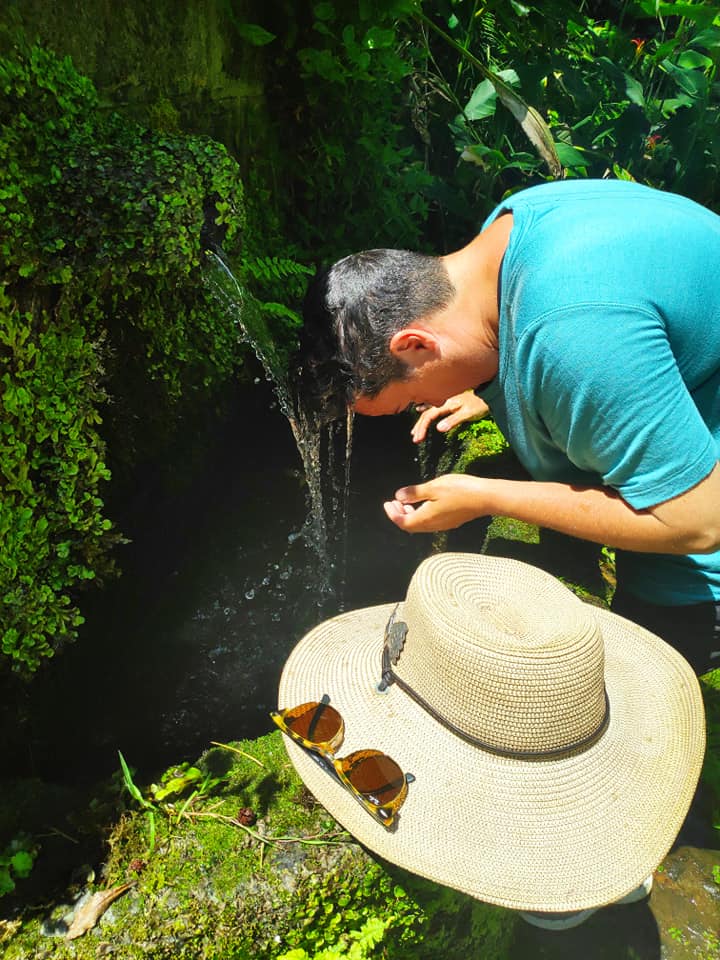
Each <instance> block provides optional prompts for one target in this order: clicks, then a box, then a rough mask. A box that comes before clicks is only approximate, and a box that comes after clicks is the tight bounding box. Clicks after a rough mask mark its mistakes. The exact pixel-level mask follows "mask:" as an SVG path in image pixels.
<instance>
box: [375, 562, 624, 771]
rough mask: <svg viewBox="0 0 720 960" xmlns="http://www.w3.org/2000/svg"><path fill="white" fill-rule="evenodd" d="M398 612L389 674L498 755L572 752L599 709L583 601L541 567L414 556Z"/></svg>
mask: <svg viewBox="0 0 720 960" xmlns="http://www.w3.org/2000/svg"><path fill="white" fill-rule="evenodd" d="M398 617H399V618H400V619H402V620H403V621H404V622H405V623H406V624H407V634H406V637H405V643H404V645H403V649H402V651H401V652H400V655H399V657H398V659H397V662H396V663H395V664H394V665H393V671H394V673H395V674H396V675H397V676H398V677H399V679H400V680H401V681H402V682H403V684H405V685H407V686H408V687H410V688H411V689H412V690H413V691H414V692H415V693H416V694H417V695H419V697H420V698H422V699H423V700H424V701H425V702H426V703H427V704H428V705H429V706H430V707H431V709H432V710H434V711H435V712H436V713H437V714H438V715H439V716H440V717H441V718H442V719H443V720H445V721H446V722H447V723H448V724H449V725H451V726H454V727H456V728H457V729H458V731H459V732H460V733H462V734H463V735H465V736H467V737H469V738H471V739H474V740H478V741H480V742H481V743H482V744H486V745H487V746H488V747H489V748H490V749H493V750H496V751H498V752H499V753H503V754H508V755H510V756H512V755H514V754H519V755H526V754H530V755H533V754H536V755H538V756H542V755H544V754H552V753H558V752H562V751H565V750H568V751H570V750H574V749H577V748H578V745H580V744H582V743H583V742H584V741H587V740H588V738H592V737H593V735H594V734H596V733H597V732H598V730H600V729H601V728H602V725H603V721H604V718H605V713H606V699H605V684H604V651H603V640H602V635H601V632H600V629H599V626H598V624H597V621H596V619H595V617H594V616H593V612H592V607H590V606H589V605H588V604H585V603H583V602H582V601H580V600H579V599H578V598H577V597H576V596H575V595H574V594H573V593H572V592H571V591H570V590H568V589H567V587H565V586H563V585H562V584H561V583H560V582H559V581H558V580H556V579H555V578H554V577H552V576H551V575H550V574H548V573H545V572H544V571H542V570H539V569H537V568H535V567H531V566H529V565H527V564H513V565H509V564H508V563H507V561H505V560H502V559H501V558H494V557H487V556H484V557H482V558H480V557H478V556H475V555H473V554H457V553H452V554H438V555H436V556H433V557H430V558H428V559H427V560H425V561H423V563H421V564H420V566H419V567H418V569H417V570H416V572H415V574H414V576H413V578H412V580H411V581H410V585H409V588H408V593H407V597H406V600H405V603H404V604H403V607H402V609H401V611H400V612H399V614H398Z"/></svg>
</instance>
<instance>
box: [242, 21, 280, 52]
mask: <svg viewBox="0 0 720 960" xmlns="http://www.w3.org/2000/svg"><path fill="white" fill-rule="evenodd" d="M237 32H238V33H239V34H240V36H241V37H242V38H243V40H247V41H248V43H251V44H252V45H253V46H254V47H264V46H265V45H266V44H268V43H272V41H273V40H275V34H274V33H270V32H269V30H266V29H265V28H264V27H261V26H259V25H258V24H257V23H238V24H237Z"/></svg>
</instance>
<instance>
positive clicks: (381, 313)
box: [303, 180, 720, 672]
mask: <svg viewBox="0 0 720 960" xmlns="http://www.w3.org/2000/svg"><path fill="white" fill-rule="evenodd" d="M719 264H720V217H718V216H716V215H715V214H713V213H711V212H710V211H708V210H705V209H704V208H702V207H700V206H699V205H697V204H695V203H693V202H692V201H690V200H687V199H686V198H683V197H679V196H675V195H673V194H667V193H661V192H659V191H656V190H652V189H650V188H649V187H645V186H641V185H639V184H635V183H629V182H624V181H605V180H601V181H592V180H591V181H582V180H576V181H558V182H554V183H548V184H543V185H541V186H537V187H532V188H530V189H528V190H525V191H522V192H520V193H518V194H516V195H514V196H511V197H509V198H508V199H507V200H505V201H504V202H503V203H502V204H501V205H500V206H499V207H498V208H497V209H496V210H495V211H494V213H493V214H492V215H491V216H490V217H489V218H488V220H487V221H486V223H485V225H484V227H483V229H482V231H481V232H480V234H479V235H478V236H477V237H475V238H474V239H473V240H472V241H471V242H470V243H468V244H467V246H465V247H463V248H462V249H460V250H458V251H456V252H455V253H452V254H450V255H448V256H444V257H428V256H425V255H421V254H413V253H409V252H405V251H393V250H375V251H366V252H363V253H359V254H355V255H353V256H350V257H346V258H344V259H343V260H340V261H338V262H337V263H336V264H334V265H333V266H332V267H330V269H329V270H328V271H325V272H324V273H322V274H321V275H319V276H318V278H316V280H315V281H314V284H313V286H312V288H311V290H310V291H309V294H308V298H307V301H306V307H305V317H306V330H305V342H304V347H303V353H304V354H305V355H304V357H303V364H304V368H305V373H306V375H308V374H309V375H311V376H313V377H314V378H315V379H316V381H317V383H318V389H319V390H320V392H321V393H323V394H325V395H332V396H334V397H335V398H336V399H337V398H338V397H339V398H341V399H342V401H343V402H344V403H346V404H349V405H350V406H351V407H352V408H353V409H354V410H355V411H357V412H358V413H360V414H366V415H370V416H378V415H382V414H391V413H399V412H401V411H402V410H405V409H406V408H408V407H412V406H415V407H417V406H420V408H421V410H423V413H422V415H421V418H420V420H419V421H418V423H417V424H416V426H415V428H414V439H415V440H416V441H419V440H421V439H422V438H423V436H424V435H425V432H426V430H427V428H428V426H429V425H430V424H431V423H432V422H433V420H435V419H437V418H439V417H443V418H444V421H443V420H441V421H440V424H439V426H440V428H441V429H442V428H443V427H445V428H447V427H449V426H450V425H454V424H455V423H457V422H461V421H462V420H463V419H466V418H468V417H470V416H477V415H482V414H483V413H485V412H487V409H488V408H489V410H490V412H491V413H492V415H493V417H494V418H495V420H496V422H497V423H498V426H499V427H500V429H501V430H502V431H503V433H504V434H505V436H506V437H507V439H508V440H509V442H510V444H511V446H512V447H513V449H514V451H515V453H516V454H517V456H518V458H519V460H520V461H521V463H522V464H523V465H524V467H525V468H526V469H527V471H528V472H529V474H530V475H531V477H533V480H532V481H517V480H502V479H488V478H483V477H474V476H465V475H451V476H441V477H437V478H435V479H434V480H431V481H430V482H428V483H423V484H418V485H413V486H408V487H403V488H401V489H400V490H397V491H396V492H395V494H394V496H393V498H392V499H390V500H388V502H387V503H386V504H385V511H386V513H387V515H388V517H389V518H390V519H391V520H392V521H393V522H394V523H395V524H396V525H397V526H398V527H400V529H402V530H405V531H407V532H409V533H420V532H422V533H428V532H433V531H438V530H447V529H451V528H454V527H457V526H459V525H461V524H463V523H465V522H467V521H469V520H473V519H475V518H478V517H482V516H487V515H500V516H509V517H515V518H517V519H518V520H524V521H526V522H529V523H533V524H538V525H539V526H543V527H548V528H551V529H553V530H557V531H559V532H561V533H565V534H570V535H572V536H575V537H581V538H584V539H587V540H590V541H594V542H596V543H601V544H606V545H608V546H612V547H615V548H616V551H617V554H616V556H617V574H618V591H617V594H616V600H615V603H614V606H613V609H614V610H616V612H618V613H621V614H623V615H625V616H628V617H629V618H631V619H634V620H635V621H636V622H640V623H642V624H643V625H645V626H647V627H648V628H649V629H651V630H653V631H654V632H656V633H660V635H661V636H663V637H665V639H667V640H668V641H669V642H670V643H672V644H673V645H675V646H676V647H678V648H679V649H680V650H681V652H682V653H683V654H684V655H685V656H686V657H687V658H688V659H689V660H690V662H691V663H692V665H693V667H694V668H695V669H696V670H697V671H698V672H705V671H706V670H709V669H711V668H712V667H713V666H720V627H719V626H718V620H720V551H719V550H718V548H719V547H720V468H719V467H718V462H717V461H718V449H719V446H720V269H719V268H718V265H719ZM467 391H476V392H477V396H476V395H475V394H474V393H471V392H467Z"/></svg>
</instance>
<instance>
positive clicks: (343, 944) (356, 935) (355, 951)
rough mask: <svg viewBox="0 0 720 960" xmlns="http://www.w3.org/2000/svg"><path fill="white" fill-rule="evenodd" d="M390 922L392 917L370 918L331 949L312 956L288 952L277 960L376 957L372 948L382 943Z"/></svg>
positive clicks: (299, 950) (353, 959)
mask: <svg viewBox="0 0 720 960" xmlns="http://www.w3.org/2000/svg"><path fill="white" fill-rule="evenodd" d="M392 920H393V918H392V917H388V918H386V919H381V918H380V917H371V918H370V919H368V920H366V921H365V922H364V923H363V925H362V926H361V927H360V929H359V930H351V931H350V932H349V933H348V934H346V935H345V936H343V938H342V939H341V941H340V942H339V943H337V944H335V945H334V946H332V947H326V948H325V949H324V950H321V951H320V952H319V953H315V954H313V955H310V954H309V953H308V952H307V951H306V950H303V949H297V950H290V951H288V952H287V953H283V954H281V956H280V957H278V960H341V958H342V957H347V958H348V960H366V958H368V957H374V956H377V954H376V953H375V951H374V948H375V947H376V946H377V945H378V944H379V943H380V942H381V941H382V939H383V937H384V935H385V931H386V930H387V928H388V927H389V926H390V924H391V923H392Z"/></svg>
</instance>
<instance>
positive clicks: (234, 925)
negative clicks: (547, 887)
mask: <svg viewBox="0 0 720 960" xmlns="http://www.w3.org/2000/svg"><path fill="white" fill-rule="evenodd" d="M197 769H198V770H199V771H200V772H201V774H202V778H203V780H205V778H207V784H209V785H210V786H206V787H205V788H204V789H203V788H201V789H200V790H197V787H198V784H201V783H202V782H203V780H201V779H199V778H197V779H195V780H194V782H193V784H190V785H189V787H188V788H187V789H186V790H185V791H184V792H182V793H179V794H177V795H171V796H170V797H168V798H167V799H166V800H165V801H163V802H162V803H157V802H155V801H153V800H152V796H153V791H152V789H151V790H150V791H143V800H144V802H145V803H146V804H151V805H150V806H146V807H145V808H140V807H139V806H138V807H136V808H135V809H133V810H129V811H128V812H127V813H125V814H124V815H123V816H122V817H120V819H119V820H118V822H116V824H115V825H114V828H113V829H112V832H111V835H110V837H109V855H108V858H107V861H106V863H105V864H104V865H103V868H102V870H101V871H100V874H101V878H100V879H98V882H97V883H95V884H93V885H92V887H86V889H85V890H84V891H82V896H81V897H80V898H79V899H77V900H76V902H75V903H73V902H72V901H71V900H70V898H67V899H65V898H64V897H62V896H61V897H60V898H59V899H56V902H55V903H54V904H52V903H51V904H45V905H43V907H42V908H41V909H39V910H38V909H33V910H27V911H26V913H25V915H23V916H22V917H19V918H16V919H20V920H22V923H21V925H20V926H19V927H17V928H16V929H14V930H13V928H12V927H11V926H7V924H6V925H5V927H4V930H5V936H6V943H5V944H4V947H5V950H6V953H5V954H4V956H5V958H6V960H31V958H32V960H50V958H52V960H64V958H74V960H85V958H88V960H90V958H92V960H95V958H99V957H120V958H122V960H131V958H135V957H151V958H157V960H161V958H162V960H166V958H167V960H184V958H188V960H189V958H192V960H198V958H208V960H209V958H212V960H230V958H233V960H246V958H247V960H250V958H252V960H259V958H267V960H280V958H282V957H284V956H285V955H286V954H287V955H288V960H290V957H293V958H296V957H305V956H307V957H315V956H317V955H318V954H320V953H321V952H322V951H324V950H326V949H328V948H331V949H332V951H333V952H332V955H333V956H346V955H347V956H354V957H358V958H360V957H365V956H372V957H378V958H384V957H387V958H393V960H402V958H406V957H407V958H413V960H423V958H427V960H430V958H433V960H436V958H437V957H440V956H442V957H444V958H447V960H453V958H458V960H461V958H462V960H465V958H466V957H475V956H477V957H479V956H482V957H483V960H494V958H501V957H505V956H507V954H508V949H509V943H510V941H511V939H512V931H513V928H514V925H515V922H516V919H515V915H514V914H513V913H512V912H511V911H507V910H503V909H501V908H498V907H493V906H490V905H487V904H484V903H481V902H480V901H478V900H475V899H473V898H471V897H467V896H465V895H463V894H460V893H458V892H456V891H453V890H450V889H447V888H445V887H440V886H438V885H436V884H433V883H430V882H427V881H424V880H422V879H420V878H418V877H415V876H413V875H411V874H409V873H407V872H405V871H403V870H400V869H398V868H396V867H394V866H392V865H390V864H387V863H384V862H380V861H378V860H376V859H374V858H373V857H371V856H370V855H369V854H368V853H367V852H366V851H365V850H364V849H362V848H361V847H360V846H358V845H357V844H356V843H355V842H354V841H353V840H352V838H351V837H350V836H349V835H348V834H347V833H346V832H345V831H344V830H343V829H342V828H341V827H340V826H339V825H338V824H337V823H336V822H335V821H334V820H332V819H331V818H330V817H329V815H328V814H327V812H326V811H325V810H324V809H323V808H322V807H321V806H320V805H319V804H318V803H316V802H315V800H314V799H313V798H312V796H311V795H310V794H309V793H308V792H307V790H306V789H305V788H304V786H303V784H302V783H301V781H300V780H299V778H298V777H297V775H296V773H295V770H294V768H293V767H292V765H291V764H290V762H289V760H288V758H287V754H286V752H285V749H284V746H283V744H282V740H281V734H280V733H279V732H278V733H273V734H269V735H267V736H265V737H261V738H260V739H258V740H255V741H243V742H240V743H236V744H228V745H226V746H225V747H214V748H213V749H212V750H210V751H208V752H207V753H206V754H205V755H204V756H203V757H202V758H201V759H200V761H199V762H198V764H197ZM183 770H184V768H181V769H180V771H170V772H169V774H168V776H166V778H165V780H167V779H168V777H169V776H172V775H174V774H178V773H179V776H178V778H177V779H178V781H181V780H182V778H183ZM193 785H194V787H195V788H196V792H195V793H193V790H192V787H193ZM155 792H156V793H157V791H155ZM255 817H257V820H255ZM242 821H246V822H244V823H243V822H242ZM151 825H152V830H151ZM153 832H154V840H153V841H151V834H152V833H153ZM129 882H132V886H131V887H129V889H127V890H126V891H125V892H124V893H123V894H122V895H121V896H119V897H118V898H117V899H116V900H115V901H114V902H113V903H112V904H111V906H110V907H109V908H108V909H107V911H106V912H104V913H103V914H102V915H101V916H100V917H99V919H98V920H97V922H96V923H95V925H94V926H92V927H91V929H89V930H88V931H87V932H86V933H84V934H83V935H82V936H80V937H78V938H77V939H68V938H67V932H68V929H69V927H70V926H71V924H72V921H73V918H74V917H77V916H78V915H79V911H80V909H81V907H82V905H83V903H87V901H88V900H89V897H90V896H91V895H92V893H96V892H97V891H98V890H101V889H102V890H111V889H116V888H120V887H122V886H123V885H125V884H127V883H129ZM60 901H64V902H60ZM368 931H370V933H368ZM372 931H374V937H373V935H372ZM364 934H367V936H366V938H365V941H363V936H364ZM2 936H3V927H2V925H0V938H1V937H2ZM363 942H366V943H374V946H372V951H371V952H370V953H366V952H365V950H364V949H363V946H362V945H363ZM351 946H352V947H353V948H354V952H353V953H347V952H346V951H347V950H348V949H350V947H351Z"/></svg>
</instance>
